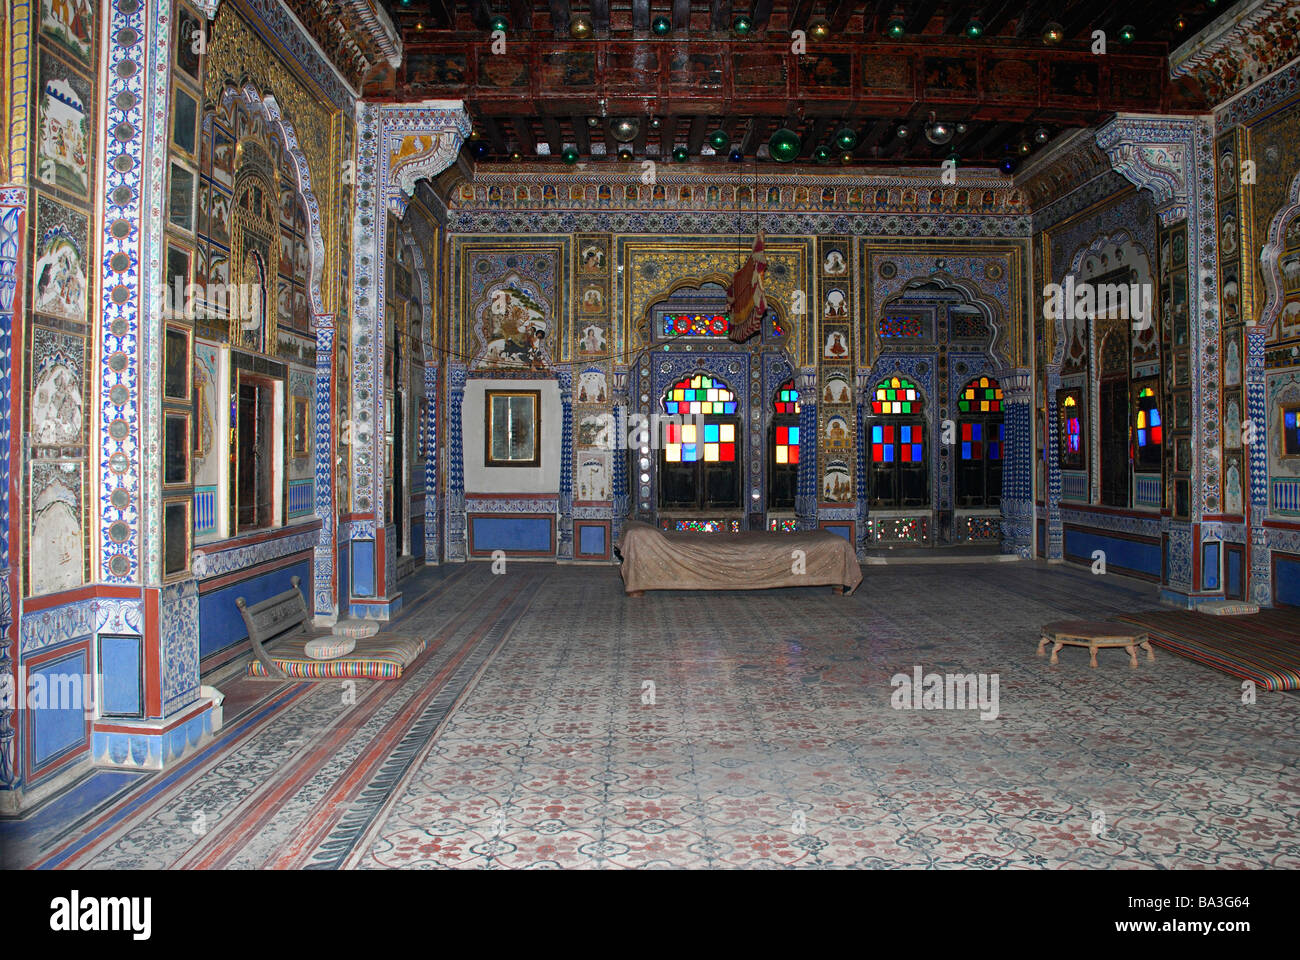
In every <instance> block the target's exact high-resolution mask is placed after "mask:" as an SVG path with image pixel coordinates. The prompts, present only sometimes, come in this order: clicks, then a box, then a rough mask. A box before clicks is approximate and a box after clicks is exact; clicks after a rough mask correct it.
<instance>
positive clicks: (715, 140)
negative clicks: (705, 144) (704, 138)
mask: <svg viewBox="0 0 1300 960" xmlns="http://www.w3.org/2000/svg"><path fill="white" fill-rule="evenodd" d="M709 143H711V144H713V149H714V150H726V149H727V145H728V144H729V143H731V134H729V133H727V131H726V130H714V131H713V133H711V134H709Z"/></svg>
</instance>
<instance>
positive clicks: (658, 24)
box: [650, 17, 673, 37]
mask: <svg viewBox="0 0 1300 960" xmlns="http://www.w3.org/2000/svg"><path fill="white" fill-rule="evenodd" d="M650 32H651V33H653V34H654V35H655V36H656V37H666V36H668V34H670V33H672V32H673V22H672V21H671V20H669V19H668V18H667V17H655V18H654V22H653V23H651V24H650Z"/></svg>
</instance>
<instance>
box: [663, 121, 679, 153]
mask: <svg viewBox="0 0 1300 960" xmlns="http://www.w3.org/2000/svg"><path fill="white" fill-rule="evenodd" d="M677 120H678V117H677V114H675V113H670V114H668V116H666V117H664V122H663V126H661V127H660V128H659V157H660V159H663V160H667V159H668V158H669V157H671V156H672V154H673V148H674V147H676V146H677V131H678V123H677Z"/></svg>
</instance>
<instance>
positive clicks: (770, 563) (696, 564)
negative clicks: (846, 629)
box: [619, 520, 862, 593]
mask: <svg viewBox="0 0 1300 960" xmlns="http://www.w3.org/2000/svg"><path fill="white" fill-rule="evenodd" d="M795 550H802V551H803V552H804V554H805V557H804V563H803V565H804V572H803V573H793V572H792V569H793V568H794V565H795V557H794V556H793V554H794V551H795ZM619 551H620V552H621V553H622V554H623V567H622V572H623V587H624V590H625V591H626V592H628V593H633V592H635V591H638V590H765V589H767V588H769V587H816V586H826V585H828V584H829V585H830V586H835V587H838V586H842V587H844V588H845V590H846V591H847V592H849V593H852V592H853V590H854V589H856V588H857V585H858V584H859V583H861V582H862V568H861V567H860V566H859V565H858V558H857V554H855V553H854V551H853V545H852V544H851V543H849V542H848V541H847V540H845V539H844V538H843V537H840V536H836V535H835V534H833V533H827V532H826V531H824V530H815V531H808V532H802V533H767V532H761V531H756V532H751V533H664V532H663V531H662V530H659V529H658V528H656V527H652V526H650V524H648V523H642V522H640V521H638V520H634V521H632V522H631V523H629V524H628V525H627V527H626V529H625V530H624V531H623V537H622V539H621V540H620V541H619Z"/></svg>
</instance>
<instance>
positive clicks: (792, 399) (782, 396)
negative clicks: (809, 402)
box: [772, 380, 799, 414]
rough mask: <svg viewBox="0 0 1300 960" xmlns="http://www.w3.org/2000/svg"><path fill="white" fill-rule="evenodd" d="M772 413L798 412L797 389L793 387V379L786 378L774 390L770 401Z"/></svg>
mask: <svg viewBox="0 0 1300 960" xmlns="http://www.w3.org/2000/svg"><path fill="white" fill-rule="evenodd" d="M772 407H773V412H774V413H779V414H797V413H798V412H799V391H798V390H796V389H795V388H794V381H793V380H787V381H786V382H785V383H783V384H781V386H780V388H778V389H777V391H776V399H775V400H773V401H772Z"/></svg>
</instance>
